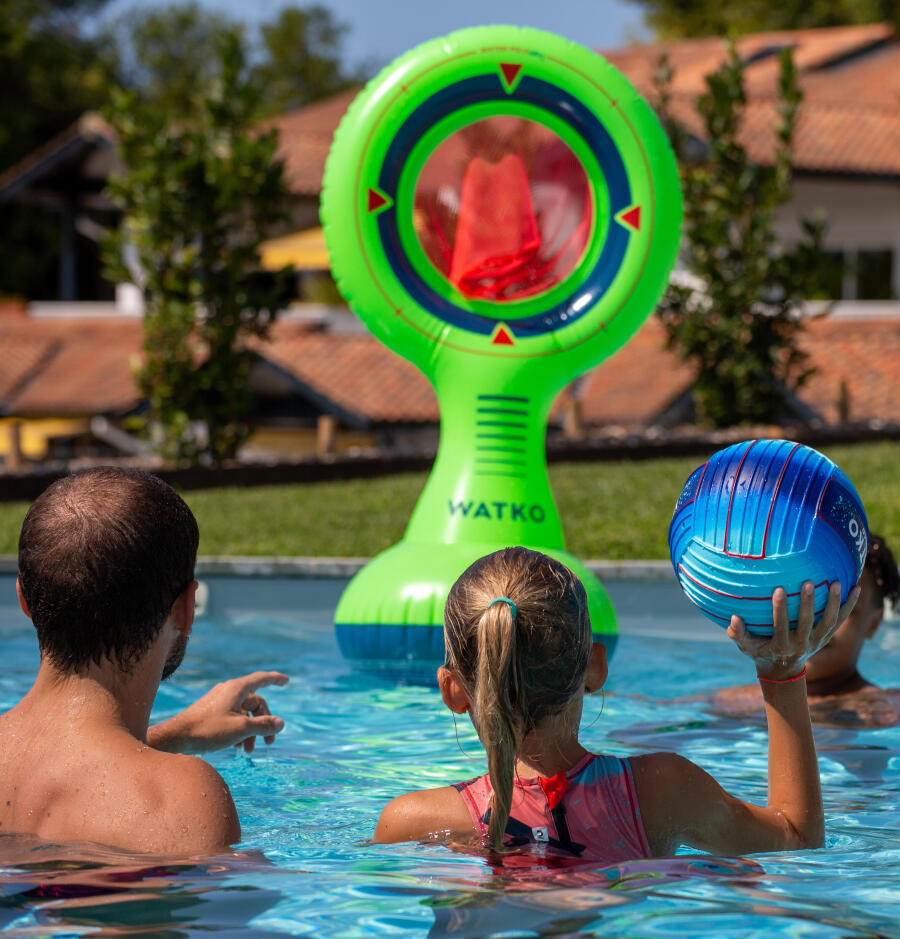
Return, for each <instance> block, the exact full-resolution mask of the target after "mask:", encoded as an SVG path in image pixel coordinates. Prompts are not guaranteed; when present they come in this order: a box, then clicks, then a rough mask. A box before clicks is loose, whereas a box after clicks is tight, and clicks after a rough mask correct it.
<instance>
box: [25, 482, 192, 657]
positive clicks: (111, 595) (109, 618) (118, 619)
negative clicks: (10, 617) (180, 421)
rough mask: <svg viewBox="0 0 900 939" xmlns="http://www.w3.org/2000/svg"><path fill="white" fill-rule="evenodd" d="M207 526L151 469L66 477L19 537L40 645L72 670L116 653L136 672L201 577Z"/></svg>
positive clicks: (29, 518) (33, 511)
mask: <svg viewBox="0 0 900 939" xmlns="http://www.w3.org/2000/svg"><path fill="white" fill-rule="evenodd" d="M198 541H199V531H198V529H197V522H196V520H195V518H194V516H193V515H192V514H191V510H190V509H189V508H188V507H187V505H186V504H185V502H184V500H183V499H182V498H181V497H180V496H179V495H178V494H177V493H176V492H175V490H174V489H172V488H171V486H169V485H167V484H166V483H164V482H163V481H162V480H161V479H158V478H157V477H155V476H151V475H150V474H149V473H143V472H139V471H137V470H129V469H119V468H116V467H100V468H98V469H91V470H86V471H84V472H80V473H75V474H73V475H72V476H66V477H64V478H63V479H59V480H57V481H56V482H55V483H53V484H52V485H51V486H50V487H49V488H47V489H46V490H45V491H44V492H43V493H42V495H41V496H40V497H39V498H38V499H37V500H36V501H35V502H34V504H33V505H32V506H31V508H30V509H29V510H28V514H27V515H26V516H25V522H24V523H23V525H22V533H21V535H20V536H19V583H20V585H21V587H22V593H23V595H24V597H25V602H26V603H27V604H28V610H29V612H30V614H31V619H32V621H33V622H34V625H35V628H36V630H37V636H38V643H39V644H40V647H41V654H42V655H46V656H48V657H49V658H50V660H51V661H52V662H53V664H54V665H55V666H56V667H57V668H59V669H60V670H62V671H64V672H67V673H74V672H77V671H78V670H80V669H82V668H83V667H85V666H86V665H88V664H89V663H91V662H94V663H97V664H99V663H100V662H101V661H102V660H103V659H104V658H107V659H109V660H111V661H113V662H115V663H116V664H117V665H119V666H120V667H121V668H122V669H123V670H125V671H129V670H130V669H131V668H132V666H133V665H134V664H135V662H137V661H139V660H140V658H141V657H142V656H143V655H144V654H145V653H146V652H147V650H148V649H149V648H150V645H151V644H152V643H153V640H154V639H155V638H156V636H157V635H158V633H159V630H160V629H161V628H162V625H163V623H164V622H165V621H166V617H167V616H168V614H169V611H170V610H171V608H172V604H173V603H174V602H175V600H176V599H177V597H178V596H179V595H180V594H181V593H182V592H183V591H184V590H185V588H186V587H187V586H188V585H189V584H190V583H191V581H192V580H193V579H194V564H195V562H196V557H197V544H198Z"/></svg>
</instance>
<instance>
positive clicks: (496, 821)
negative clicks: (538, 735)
mask: <svg viewBox="0 0 900 939" xmlns="http://www.w3.org/2000/svg"><path fill="white" fill-rule="evenodd" d="M514 609H515V607H513V606H512V605H510V604H506V603H501V604H496V605H494V604H492V605H490V606H489V607H488V609H487V610H485V611H484V613H483V614H482V616H481V618H480V619H479V621H478V656H477V670H476V675H475V701H474V705H475V713H476V714H477V715H478V732H479V735H480V737H481V742H482V744H483V745H484V749H485V751H486V752H487V758H488V773H489V775H490V779H491V786H492V787H493V790H494V798H493V802H492V804H491V820H490V825H489V828H488V843H489V844H490V846H491V847H492V848H495V849H498V850H499V849H500V848H502V847H503V834H504V832H505V831H506V822H507V821H508V819H509V813H510V810H511V808H512V793H513V774H514V772H515V767H516V749H517V747H516V735H517V728H516V704H517V702H518V701H519V696H520V693H521V689H522V681H521V677H522V676H521V669H520V667H519V664H518V662H517V642H516V622H515V615H514V613H513V610H514Z"/></svg>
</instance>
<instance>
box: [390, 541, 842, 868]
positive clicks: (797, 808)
mask: <svg viewBox="0 0 900 939" xmlns="http://www.w3.org/2000/svg"><path fill="white" fill-rule="evenodd" d="M858 593H859V588H858V587H857V588H854V590H853V591H851V594H850V597H849V598H848V600H847V603H845V604H844V606H843V607H841V606H840V585H838V584H833V585H832V589H831V591H830V593H829V599H828V604H827V606H826V608H825V611H824V613H823V614H822V617H821V619H820V620H819V623H818V624H817V625H815V626H814V624H813V618H814V617H813V590H812V584H810V583H806V584H804V585H803V587H802V595H801V612H800V621H799V623H798V626H797V628H796V629H795V630H790V629H789V628H788V615H787V597H786V594H785V591H784V590H783V589H781V588H779V589H778V590H776V591H775V594H774V596H773V597H772V611H773V623H774V632H773V635H772V637H771V639H761V638H759V637H755V636H752V635H750V634H749V633H748V632H747V631H746V629H745V627H744V624H743V623H742V622H741V620H740V619H739V618H738V617H733V618H732V621H731V625H730V626H729V628H728V635H729V636H730V637H731V639H733V640H734V641H735V643H736V644H737V646H738V648H739V649H740V650H741V651H742V652H743V653H745V654H746V655H748V656H750V658H752V659H753V661H754V663H755V664H756V670H757V675H758V677H759V680H760V685H761V687H762V693H763V697H764V699H765V703H766V713H767V716H768V722H769V800H768V804H767V805H766V806H765V807H762V806H758V805H752V804H750V803H748V802H743V801H741V800H740V799H737V798H735V797H734V796H732V795H729V794H728V793H727V792H725V791H724V790H723V789H722V788H721V787H720V786H719V785H718V783H716V781H715V780H714V779H713V778H712V777H711V776H709V775H708V774H707V773H706V772H704V770H702V769H700V767H699V766H696V765H695V764H693V763H691V762H690V761H689V760H687V759H685V758H683V757H680V756H678V755H677V754H674V753H651V754H647V755H644V756H637V757H631V758H630V759H625V760H623V759H619V758H617V757H613V756H605V755H601V754H592V753H589V752H588V751H587V750H585V748H584V747H583V746H582V745H581V744H580V743H579V742H578V725H579V721H580V718H581V709H582V700H583V697H584V692H585V691H587V692H588V693H590V692H593V691H597V690H598V689H599V688H600V687H602V685H603V683H604V681H605V680H606V674H607V670H606V655H605V652H604V649H603V647H602V646H601V645H600V644H598V643H593V644H592V642H591V624H590V620H589V618H588V612H587V597H586V595H585V592H584V587H583V586H582V585H581V582H580V581H579V580H578V578H577V577H575V575H574V574H573V573H572V572H571V571H570V570H568V568H566V567H564V566H563V565H562V564H560V563H559V562H558V561H555V560H553V559H552V558H550V557H547V556H545V555H543V554H539V553H537V552H536V551H529V550H527V549H525V548H507V549H505V550H503V551H497V552H495V553H494V554H490V555H488V556H487V557H484V558H481V559H480V560H478V561H476V562H475V563H474V564H473V565H472V566H471V567H470V568H469V569H468V570H467V571H465V573H464V574H463V575H462V576H461V577H460V578H459V580H457V582H456V583H455V584H454V585H453V588H452V589H451V591H450V596H449V597H448V600H447V606H446V610H445V613H444V638H445V642H446V647H447V662H446V664H445V665H444V666H442V667H441V668H439V669H438V684H439V686H440V691H441V697H442V698H443V701H444V703H445V704H446V705H447V707H449V708H450V710H451V711H453V712H455V713H457V714H465V713H468V714H469V717H470V718H471V720H472V723H473V724H474V726H475V729H476V731H477V732H478V736H479V738H480V740H481V743H482V745H483V746H484V748H485V750H486V751H487V758H488V773H487V775H486V776H482V777H481V778H479V779H473V780H469V781H468V782H464V783H458V784H457V785H455V786H445V787H443V788H440V789H426V790H422V791H419V792H409V793H407V794H406V795H403V796H400V797H399V798H396V799H394V800H393V801H392V802H391V803H390V804H389V805H388V806H387V807H386V808H385V809H384V811H383V812H382V813H381V818H380V819H379V821H378V826H377V828H376V829H375V840H376V841H381V842H395V841H412V840H424V839H427V838H435V837H443V838H448V839H452V840H471V839H472V837H473V835H474V836H476V837H479V838H480V839H482V840H483V841H484V840H486V842H487V844H488V846H489V847H490V848H492V849H500V848H502V847H511V846H515V845H521V844H525V843H529V842H537V843H543V844H544V845H545V846H547V847H549V848H553V849H557V850H558V851H559V852H563V853H566V854H568V855H574V856H578V857H582V858H590V859H598V860H603V861H606V862H617V861H622V860H628V859H632V858H638V857H652V856H659V855H668V854H672V853H674V851H675V850H676V849H677V848H678V847H679V846H680V845H690V846H692V847H694V848H699V849H701V850H704V851H710V852H713V853H716V854H742V853H747V852H754V851H780V850H790V849H796V848H810V847H818V846H820V845H821V844H822V841H823V838H824V818H823V813H822V796H821V793H820V791H819V774H818V765H817V762H816V752H815V749H814V746H813V737H812V729H811V727H810V721H809V711H808V709H807V705H806V683H805V681H804V674H805V668H804V662H805V661H806V659H808V658H809V657H810V656H811V655H812V654H813V653H814V652H815V651H816V650H817V649H819V648H820V647H821V646H823V645H824V644H825V643H826V642H828V640H829V638H830V637H831V635H832V633H833V632H834V631H835V630H836V629H837V627H838V625H839V624H840V623H841V622H843V620H844V619H846V617H847V616H848V615H849V613H850V611H851V610H852V608H853V604H854V603H855V601H856V597H857V596H858Z"/></svg>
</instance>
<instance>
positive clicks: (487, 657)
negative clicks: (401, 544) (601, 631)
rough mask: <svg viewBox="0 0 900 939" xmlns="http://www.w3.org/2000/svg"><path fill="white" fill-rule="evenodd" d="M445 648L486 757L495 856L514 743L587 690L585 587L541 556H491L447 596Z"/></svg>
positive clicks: (510, 551) (510, 552)
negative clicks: (464, 689) (465, 694)
mask: <svg viewBox="0 0 900 939" xmlns="http://www.w3.org/2000/svg"><path fill="white" fill-rule="evenodd" d="M499 598H503V599H502V601H500V602H493V601H497V600H498V599H499ZM506 601H511V602H512V603H513V604H514V605H515V613H514V612H513V607H512V606H511V605H510V603H509V602H506ZM444 638H445V641H446V644H447V665H448V666H449V667H450V668H452V669H454V670H455V671H456V672H457V673H458V674H459V677H460V678H461V680H462V682H463V684H464V686H465V687H466V690H467V692H468V694H469V699H470V701H471V703H472V716H473V720H474V721H475V726H476V728H477V730H478V735H479V737H480V738H481V742H482V745H483V746H484V749H485V751H486V753H487V758H488V771H489V774H490V778H491V786H492V787H493V790H494V795H493V801H492V803H491V819H490V826H489V830H488V840H489V842H490V844H491V847H494V848H500V847H501V846H502V843H503V834H504V831H505V830H506V822H507V820H508V819H509V812H510V807H511V804H512V792H513V773H514V771H515V766H516V755H517V749H518V745H519V743H520V741H521V739H522V738H523V737H524V736H525V735H526V734H528V733H529V732H530V731H532V730H534V728H535V727H537V725H538V724H539V723H540V722H541V721H542V720H544V718H546V717H550V716H552V715H554V714H559V713H560V712H562V711H564V710H565V709H566V707H568V705H569V702H570V701H571V700H572V698H573V697H574V696H575V695H576V694H577V693H578V692H579V691H581V690H582V689H583V688H584V676H585V672H586V671H587V666H588V660H589V659H590V655H591V621H590V617H589V616H588V607H587V595H586V594H585V590H584V586H583V585H582V583H581V581H580V580H579V579H578V578H577V577H576V576H575V575H574V574H573V573H572V572H571V571H570V570H569V569H568V568H567V567H565V566H564V565H563V564H560V562H559V561H557V560H555V559H554V558H551V557H547V555H545V554H540V553H539V552H537V551H529V550H528V549H527V548H505V549H504V550H502V551H495V552H494V553H493V554H489V555H487V556H486V557H483V558H480V559H479V560H477V561H476V562H475V563H474V564H472V565H471V567H469V568H468V569H467V570H466V571H464V572H463V574H462V575H461V576H460V578H459V580H457V581H456V583H455V584H454V585H453V587H451V589H450V595H449V597H448V598H447V606H446V607H445V610H444Z"/></svg>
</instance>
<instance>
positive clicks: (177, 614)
mask: <svg viewBox="0 0 900 939" xmlns="http://www.w3.org/2000/svg"><path fill="white" fill-rule="evenodd" d="M198 586H199V584H198V583H197V581H196V580H192V581H191V582H190V583H189V584H188V585H187V587H185V588H184V590H182V592H181V593H180V594H179V595H178V596H177V597H176V598H175V602H174V603H173V604H172V610H171V612H170V613H169V617H170V618H171V620H172V621H173V622H174V623H175V627H176V629H177V630H178V631H179V632H180V633H181V634H182V635H184V636H190V634H191V628H192V627H193V625H194V599H195V597H196V595H197V587H198Z"/></svg>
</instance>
